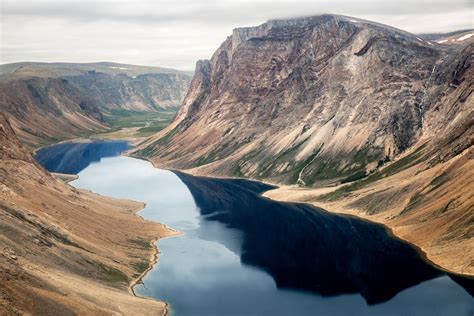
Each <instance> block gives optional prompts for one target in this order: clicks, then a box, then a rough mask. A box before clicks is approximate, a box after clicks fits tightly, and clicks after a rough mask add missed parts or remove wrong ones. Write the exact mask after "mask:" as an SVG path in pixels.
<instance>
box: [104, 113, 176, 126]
mask: <svg viewBox="0 0 474 316" xmlns="http://www.w3.org/2000/svg"><path fill="white" fill-rule="evenodd" d="M174 114H175V112H172V111H158V112H138V111H127V110H112V111H111V112H110V113H109V114H105V115H104V118H105V121H106V122H107V123H108V124H109V125H110V126H111V127H112V128H114V129H121V128H131V127H141V128H147V127H148V126H146V125H147V123H148V122H150V126H149V127H150V130H153V129H156V128H157V126H162V125H163V124H166V125H168V124H169V122H170V121H171V120H172V119H173V116H174Z"/></svg>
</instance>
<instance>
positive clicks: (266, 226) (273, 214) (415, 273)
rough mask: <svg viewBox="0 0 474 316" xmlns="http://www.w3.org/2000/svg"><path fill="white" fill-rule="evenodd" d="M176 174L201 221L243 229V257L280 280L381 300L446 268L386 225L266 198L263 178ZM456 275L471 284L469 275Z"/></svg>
mask: <svg viewBox="0 0 474 316" xmlns="http://www.w3.org/2000/svg"><path fill="white" fill-rule="evenodd" d="M175 173H176V174H177V175H178V177H179V178H180V179H181V180H182V181H183V182H184V183H185V184H186V186H187V187H188V189H189V190H190V191H191V194H192V196H193V198H194V200H195V202H196V204H197V206H198V207H199V208H200V210H201V214H202V215H203V218H202V220H215V221H219V222H222V223H224V224H226V225H227V226H229V227H232V228H236V229H238V230H240V231H242V233H243V244H242V250H241V254H240V256H241V261H242V262H243V263H244V264H247V265H252V266H255V267H258V268H260V269H263V270H265V271H266V272H267V273H269V274H270V275H271V276H272V277H273V279H274V280H275V282H276V284H277V286H278V287H281V288H292V289H299V290H305V291H310V292H312V293H316V294H319V295H321V296H334V295H339V294H348V293H360V294H361V295H362V296H363V297H364V298H365V300H366V301H367V303H368V304H377V303H381V302H384V301H387V300H389V299H390V298H392V297H393V296H395V295H396V294H397V293H399V292H400V291H402V290H404V289H406V288H409V287H412V286H414V285H416V284H418V283H420V282H423V281H426V280H429V279H432V278H435V277H437V276H440V275H442V274H444V273H443V272H442V271H440V270H438V269H436V268H435V267H433V266H432V265H430V264H428V263H427V262H426V261H424V260H423V259H422V258H421V257H420V254H419V253H418V251H417V250H416V249H415V248H413V247H412V246H411V245H409V244H407V243H405V242H403V241H401V240H399V239H396V238H394V237H393V236H391V234H390V233H389V232H388V231H387V230H386V229H385V227H384V226H382V225H378V224H374V223H371V222H368V221H365V220H362V219H358V218H355V217H349V216H342V215H337V214H331V213H328V212H326V211H324V210H322V209H318V208H315V207H312V206H309V205H306V204H298V203H280V202H276V201H272V200H269V199H266V198H263V197H261V196H259V194H260V193H262V192H264V191H267V190H269V189H271V188H272V186H269V185H266V184H263V183H258V182H253V181H247V180H229V179H215V178H212V179H211V178H205V177H194V176H189V175H186V174H183V173H180V172H175ZM452 278H453V279H454V280H455V281H456V282H457V283H458V284H460V285H461V286H463V287H464V288H466V289H468V288H469V287H471V289H472V284H473V282H472V280H471V279H466V278H460V277H456V278H454V277H452ZM471 293H472V292H471Z"/></svg>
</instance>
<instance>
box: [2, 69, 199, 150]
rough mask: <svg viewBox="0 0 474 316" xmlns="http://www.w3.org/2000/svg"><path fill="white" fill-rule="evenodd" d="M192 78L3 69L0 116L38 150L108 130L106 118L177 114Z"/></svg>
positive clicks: (170, 73) (165, 73)
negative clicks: (134, 113)
mask: <svg viewBox="0 0 474 316" xmlns="http://www.w3.org/2000/svg"><path fill="white" fill-rule="evenodd" d="M190 81H191V77H190V74H189V73H186V72H181V71H177V70H173V69H166V68H159V67H145V66H134V65H124V64H115V63H106V62H104V63H93V64H68V63H15V64H6V65H1V66H0V111H2V112H4V113H6V115H7V116H8V118H9V119H10V120H11V123H12V125H13V128H14V129H15V131H16V133H17V135H18V137H19V138H20V139H21V140H22V142H23V143H26V144H28V145H30V146H31V147H36V146H38V145H41V144H43V143H51V142H54V141H58V140H60V139H65V138H71V137H77V136H81V135H85V134H88V133H93V132H97V131H104V130H106V129H108V128H109V125H108V124H107V121H106V119H105V117H104V114H110V113H119V114H120V113H122V112H124V111H139V112H154V111H163V110H164V111H177V108H178V106H179V104H180V103H181V101H182V100H183V98H184V95H185V93H186V91H187V88H188V86H189V83H190Z"/></svg>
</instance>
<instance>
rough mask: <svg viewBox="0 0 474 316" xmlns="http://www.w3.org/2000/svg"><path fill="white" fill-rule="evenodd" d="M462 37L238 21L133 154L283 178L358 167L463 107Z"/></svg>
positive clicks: (320, 176) (357, 171)
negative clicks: (452, 41) (175, 109)
mask: <svg viewBox="0 0 474 316" xmlns="http://www.w3.org/2000/svg"><path fill="white" fill-rule="evenodd" d="M469 45H472V44H465V45H461V46H460V47H451V46H446V45H439V44H437V43H434V42H428V41H425V40H422V39H420V38H418V37H416V36H415V35H412V34H409V33H406V32H403V31H401V30H396V29H393V28H390V27H388V26H383V25H378V24H375V23H371V22H367V21H363V20H357V19H352V18H346V17H340V16H333V15H323V16H317V17H311V18H302V19H294V20H287V21H270V22H268V23H265V24H263V25H260V26H258V27H251V28H242V29H236V30H234V32H233V34H232V36H230V37H228V38H227V40H226V41H225V42H224V43H223V44H222V45H221V47H220V48H219V49H218V50H217V51H216V52H215V53H214V55H213V56H212V59H211V60H210V61H201V62H199V63H198V64H197V67H196V74H195V77H194V79H193V82H192V84H191V88H190V90H189V91H188V95H187V97H186V98H185V100H184V102H183V106H182V108H181V109H180V111H179V114H178V116H177V117H176V120H175V122H174V124H172V126H171V127H170V129H168V130H167V131H165V132H163V133H160V134H159V135H157V136H156V137H154V138H153V139H151V140H150V141H149V142H148V144H147V145H148V146H147V147H144V149H143V151H142V153H144V154H146V155H148V156H151V157H154V158H155V159H156V161H158V162H159V163H161V164H163V165H166V166H172V167H177V168H182V169H188V168H196V167H199V170H202V171H203V172H204V173H211V174H216V175H227V176H228V175H232V176H245V177H251V178H257V179H267V180H271V181H275V182H279V183H288V184H296V183H299V184H304V185H309V186H312V185H321V184H325V183H327V182H337V181H341V180H344V179H349V180H350V179H352V178H357V177H361V176H363V175H364V174H366V173H369V172H371V171H373V170H375V169H377V167H380V166H382V165H383V164H384V163H386V162H388V161H390V160H393V159H396V157H398V156H399V155H400V154H401V153H403V152H405V151H406V150H408V149H409V148H411V147H412V146H414V145H416V144H419V143H420V141H422V140H423V139H429V138H430V137H432V136H435V135H437V133H439V132H440V131H441V130H442V129H444V128H446V127H447V126H450V124H452V123H453V121H455V120H456V118H457V117H458V115H460V113H463V111H466V110H468V109H469V106H470V105H472V103H471V101H472V99H470V98H471V96H470V91H471V87H470V79H471V78H468V75H467V72H468V71H470V70H469V69H470V54H469V51H472V46H469ZM453 105H455V106H454V108H453Z"/></svg>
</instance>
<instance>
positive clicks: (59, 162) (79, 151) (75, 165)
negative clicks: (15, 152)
mask: <svg viewBox="0 0 474 316" xmlns="http://www.w3.org/2000/svg"><path fill="white" fill-rule="evenodd" d="M129 148H130V146H129V144H128V142H126V141H108V140H96V141H91V142H83V143H77V142H67V143H61V144H57V145H53V146H50V147H46V148H42V149H40V150H38V152H37V153H36V154H35V159H36V161H37V162H38V163H39V164H40V165H42V166H43V167H44V168H45V169H46V170H48V171H49V172H58V173H69V174H77V173H79V172H80V171H81V170H83V169H85V168H86V167H87V166H89V165H90V164H91V163H93V162H97V161H100V159H101V158H104V157H113V156H117V155H119V154H120V153H121V152H123V151H125V150H127V149H129Z"/></svg>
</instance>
